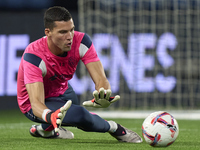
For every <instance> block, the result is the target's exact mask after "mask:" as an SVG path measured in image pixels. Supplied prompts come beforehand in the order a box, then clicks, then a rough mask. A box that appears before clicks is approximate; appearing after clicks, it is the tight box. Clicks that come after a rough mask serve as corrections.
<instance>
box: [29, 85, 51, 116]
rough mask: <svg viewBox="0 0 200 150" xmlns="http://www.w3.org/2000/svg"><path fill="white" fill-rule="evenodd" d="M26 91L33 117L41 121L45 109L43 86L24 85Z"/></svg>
mask: <svg viewBox="0 0 200 150" xmlns="http://www.w3.org/2000/svg"><path fill="white" fill-rule="evenodd" d="M26 89H27V92H28V95H29V100H30V102H31V107H32V110H33V113H34V115H35V116H37V117H39V118H41V119H42V114H43V111H44V110H45V109H48V108H47V107H46V105H45V102H44V100H45V96H44V85H43V83H42V82H35V83H30V84H26Z"/></svg>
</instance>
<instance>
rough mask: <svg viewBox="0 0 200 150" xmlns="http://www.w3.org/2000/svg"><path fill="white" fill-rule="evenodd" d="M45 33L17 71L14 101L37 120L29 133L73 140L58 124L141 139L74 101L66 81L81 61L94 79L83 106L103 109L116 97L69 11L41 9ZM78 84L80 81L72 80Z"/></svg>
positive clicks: (119, 137)
mask: <svg viewBox="0 0 200 150" xmlns="http://www.w3.org/2000/svg"><path fill="white" fill-rule="evenodd" d="M44 26H45V35H46V36H45V37H42V38H40V39H38V40H36V41H34V42H32V43H30V44H29V45H28V46H27V48H26V49H25V51H24V54H23V56H22V59H21V63H20V66H19V71H18V79H17V100H18V105H19V108H20V110H21V111H22V113H24V115H25V116H26V117H27V118H28V119H30V120H32V121H34V122H38V123H41V124H40V125H33V126H32V127H31V128H30V134H31V135H32V136H34V137H43V138H62V139H72V138H74V134H73V133H72V132H70V131H68V130H66V129H65V128H62V127H61V125H62V126H74V127H77V128H79V129H81V130H84V131H92V132H108V133H110V134H111V135H112V136H113V137H115V138H116V139H117V140H119V141H123V142H131V143H141V142H142V139H141V137H140V136H139V135H138V134H137V133H135V132H133V131H131V130H128V129H126V128H125V127H123V126H121V125H119V124H117V123H116V122H114V121H106V120H104V119H102V118H101V117H99V116H98V115H96V114H92V113H90V112H89V111H87V110H86V109H85V108H84V107H82V106H80V105H78V104H79V102H78V98H77V96H76V94H75V92H74V90H73V88H72V87H71V85H70V84H69V83H68V80H70V79H71V78H72V77H73V74H74V73H75V71H76V67H77V65H78V62H79V60H81V61H82V62H83V63H84V64H85V66H86V68H87V70H88V72H89V74H90V76H91V78H92V80H93V81H94V83H95V89H96V90H95V91H94V92H93V96H94V99H93V100H89V101H85V102H84V103H83V105H84V106H89V107H96V108H105V107H108V106H109V105H110V104H111V103H113V102H115V101H117V100H119V99H120V97H119V96H118V95H117V96H114V97H111V94H112V93H111V90H110V84H109V82H108V80H107V79H106V76H105V73H104V69H103V67H102V64H101V62H100V60H99V58H98V56H97V54H96V51H95V48H94V45H93V43H92V41H91V40H90V38H89V36H88V35H87V34H85V33H81V32H78V31H75V30H74V28H75V26H74V23H73V19H72V17H71V14H70V13H69V12H68V10H66V9H65V8H63V7H58V6H54V7H51V8H49V9H48V10H46V12H45V14H44ZM77 86H81V85H80V84H78V83H77Z"/></svg>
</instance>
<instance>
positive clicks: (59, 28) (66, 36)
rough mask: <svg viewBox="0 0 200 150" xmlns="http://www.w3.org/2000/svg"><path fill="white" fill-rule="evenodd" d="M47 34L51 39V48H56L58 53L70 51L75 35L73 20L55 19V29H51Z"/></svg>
mask: <svg viewBox="0 0 200 150" xmlns="http://www.w3.org/2000/svg"><path fill="white" fill-rule="evenodd" d="M45 30H49V29H45ZM46 35H47V37H48V38H49V39H50V43H49V46H50V49H51V48H55V49H56V51H57V52H56V53H58V54H62V53H64V52H68V51H70V50H71V46H72V41H73V37H74V22H73V20H72V19H70V20H69V21H55V27H54V28H53V30H49V32H48V34H46Z"/></svg>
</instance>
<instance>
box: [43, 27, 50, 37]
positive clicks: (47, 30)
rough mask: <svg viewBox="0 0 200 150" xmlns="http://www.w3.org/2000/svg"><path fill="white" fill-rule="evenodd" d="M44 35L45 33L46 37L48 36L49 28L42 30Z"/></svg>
mask: <svg viewBox="0 0 200 150" xmlns="http://www.w3.org/2000/svg"><path fill="white" fill-rule="evenodd" d="M44 33H45V35H46V36H50V34H51V31H50V29H49V28H45V29H44Z"/></svg>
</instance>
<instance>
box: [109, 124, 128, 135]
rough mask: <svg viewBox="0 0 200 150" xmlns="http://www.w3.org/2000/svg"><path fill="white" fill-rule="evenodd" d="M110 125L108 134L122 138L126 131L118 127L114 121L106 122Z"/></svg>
mask: <svg viewBox="0 0 200 150" xmlns="http://www.w3.org/2000/svg"><path fill="white" fill-rule="evenodd" d="M108 123H109V125H110V129H109V132H110V133H112V134H114V135H116V136H122V135H125V134H126V130H125V129H124V128H123V127H122V126H121V125H120V124H117V123H116V122H114V121H108Z"/></svg>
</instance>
